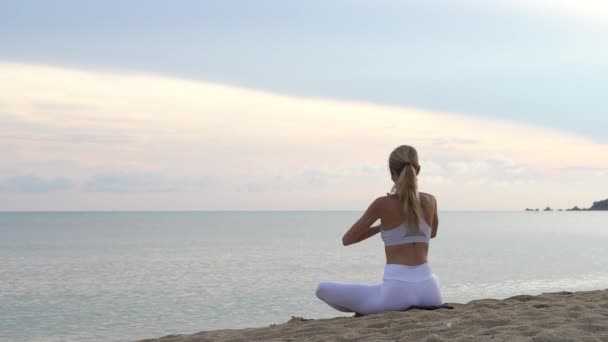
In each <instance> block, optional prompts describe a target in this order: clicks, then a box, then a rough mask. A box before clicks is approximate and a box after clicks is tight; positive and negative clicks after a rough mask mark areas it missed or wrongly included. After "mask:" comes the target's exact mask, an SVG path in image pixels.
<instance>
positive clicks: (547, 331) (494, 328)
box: [140, 289, 608, 342]
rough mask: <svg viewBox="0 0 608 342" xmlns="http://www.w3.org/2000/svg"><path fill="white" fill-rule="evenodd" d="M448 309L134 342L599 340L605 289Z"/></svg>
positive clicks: (605, 330) (607, 321) (606, 305)
mask: <svg viewBox="0 0 608 342" xmlns="http://www.w3.org/2000/svg"><path fill="white" fill-rule="evenodd" d="M449 304H450V305H452V306H454V309H439V310H433V311H427V310H410V311H405V312H395V311H393V312H385V313H380V314H375V315H369V316H364V317H359V318H353V317H336V318H328V319H306V318H302V317H292V318H291V319H290V320H289V321H288V322H286V323H282V324H271V325H270V326H268V327H263V328H246V329H223V330H214V331H201V332H198V333H195V334H191V335H168V336H164V337H161V338H157V339H145V340H141V341H140V342H182V341H183V342H186V341H187V342H195V341H196V342H204V341H235V342H236V341H243V342H244V341H429V342H430V341H604V342H608V289H605V290H596V291H577V292H566V291H564V292H553V293H543V294H541V295H537V296H531V295H518V296H513V297H510V298H507V299H502V300H499V299H480V300H473V301H470V302H469V303H467V304H458V303H449Z"/></svg>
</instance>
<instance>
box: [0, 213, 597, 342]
mask: <svg viewBox="0 0 608 342" xmlns="http://www.w3.org/2000/svg"><path fill="white" fill-rule="evenodd" d="M359 215H360V213H359V212H179V213H167V212H137V213H136V212H133V213H0V340H1V341H127V340H134V339H139V338H148V337H158V336H162V335H166V334H170V333H192V332H196V331H200V330H210V329H218V328H238V327H252V326H266V325H268V324H271V323H282V322H285V321H287V320H288V319H289V318H290V317H291V316H292V315H294V316H304V317H311V318H321V317H333V316H339V315H345V314H343V313H340V312H337V311H334V310H333V309H331V308H330V307H328V306H326V305H325V304H324V303H322V302H321V301H319V300H318V299H317V298H316V297H315V295H314V290H315V287H316V284H317V282H318V281H320V280H339V281H352V282H365V283H377V282H379V281H380V280H381V277H382V270H383V263H384V254H383V253H384V252H383V248H382V241H381V240H380V237H379V236H375V237H373V238H371V239H369V240H366V241H364V242H363V243H360V244H357V245H353V246H349V247H343V246H342V245H341V241H340V239H341V237H342V234H343V233H344V232H345V231H346V230H347V229H348V228H350V226H351V224H352V223H353V222H354V221H355V220H356V219H357V218H358V217H359ZM606 246H608V212H548V213H544V212H541V213H526V212H446V213H441V214H440V227H439V233H438V236H437V238H436V239H434V240H432V241H431V248H430V257H429V259H430V262H431V266H432V268H433V270H434V272H435V273H436V274H437V275H438V276H439V278H440V281H441V290H442V293H443V296H444V299H445V300H446V301H447V302H460V303H464V302H467V301H469V300H472V299H478V298H488V297H492V298H505V297H508V296H511V295H515V294H523V293H526V294H538V293H541V292H551V291H561V290H570V291H575V290H591V289H604V288H608V267H607V261H608V249H607V248H606Z"/></svg>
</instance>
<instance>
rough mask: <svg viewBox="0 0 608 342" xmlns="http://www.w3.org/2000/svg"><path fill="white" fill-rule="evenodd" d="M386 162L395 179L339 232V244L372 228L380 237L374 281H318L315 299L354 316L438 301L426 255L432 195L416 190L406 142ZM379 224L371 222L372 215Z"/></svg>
mask: <svg viewBox="0 0 608 342" xmlns="http://www.w3.org/2000/svg"><path fill="white" fill-rule="evenodd" d="M388 164H389V165H388V166H389V170H390V173H391V179H392V180H393V182H394V183H395V184H394V186H393V188H392V189H391V192H390V193H388V194H387V196H382V197H378V198H376V199H375V200H374V201H373V202H372V203H371V204H370V205H369V207H368V208H367V210H366V211H365V213H364V214H363V216H361V218H360V219H359V220H357V222H355V224H354V225H353V226H352V227H351V228H350V229H349V230H348V231H347V232H346V234H344V237H343V238H342V243H343V244H344V245H345V246H348V245H351V244H354V243H357V242H361V241H363V240H365V239H367V238H369V237H371V236H374V235H375V234H377V233H380V235H381V237H382V240H383V241H384V245H385V247H384V252H385V254H386V265H385V267H384V276H383V281H382V283H380V284H353V283H344V282H336V281H321V282H320V283H319V285H318V286H317V289H316V295H317V297H318V298H319V299H321V300H322V301H324V302H325V303H327V304H329V305H330V306H331V307H333V308H335V309H336V310H339V311H343V312H355V317H358V316H362V315H366V314H373V313H378V312H383V311H399V310H405V309H407V308H409V307H412V306H429V307H433V306H440V305H442V304H443V299H442V297H441V293H440V291H439V278H438V277H437V276H436V275H435V274H434V273H433V271H432V270H431V266H430V264H429V262H428V261H427V254H428V250H429V241H430V239H431V238H434V237H435V236H436V235H437V227H438V224H439V222H438V218H437V201H436V200H435V197H434V196H432V195H430V194H425V193H419V192H418V185H417V184H418V180H417V177H418V173H419V172H420V164H419V163H418V153H417V151H416V149H415V148H413V147H411V146H407V145H402V146H399V147H397V148H396V149H395V150H393V152H392V153H391V154H390V156H389V160H388ZM378 219H379V220H380V225H377V226H373V227H372V226H371V225H372V224H374V222H376V221H377V220H378Z"/></svg>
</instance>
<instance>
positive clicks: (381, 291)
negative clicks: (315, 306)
mask: <svg viewBox="0 0 608 342" xmlns="http://www.w3.org/2000/svg"><path fill="white" fill-rule="evenodd" d="M316 295H317V297H319V299H321V300H322V301H324V302H325V303H327V304H329V306H331V307H332V308H334V309H336V310H339V311H343V312H358V313H361V314H373V313H378V312H383V311H399V310H404V309H406V308H408V307H410V306H412V305H417V306H439V305H441V304H443V298H442V297H441V293H440V291H439V278H438V277H437V276H436V275H435V274H433V272H432V271H431V267H430V265H429V263H428V262H427V263H424V264H422V265H418V266H407V265H400V264H386V266H385V267H384V276H383V282H382V283H381V284H374V285H368V284H352V283H342V282H336V281H322V282H320V283H319V285H318V286H317V290H316Z"/></svg>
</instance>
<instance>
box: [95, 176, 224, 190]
mask: <svg viewBox="0 0 608 342" xmlns="http://www.w3.org/2000/svg"><path fill="white" fill-rule="evenodd" d="M214 181H215V180H214V179H213V178H211V177H208V178H200V179H175V178H171V177H168V176H166V175H164V174H161V173H156V172H105V173H100V174H96V175H94V176H93V177H92V178H91V179H89V180H88V181H86V182H85V184H84V190H85V191H90V192H122V193H127V192H174V191H183V190H188V191H192V190H194V191H196V190H201V189H206V188H209V187H211V186H213V185H214Z"/></svg>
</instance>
